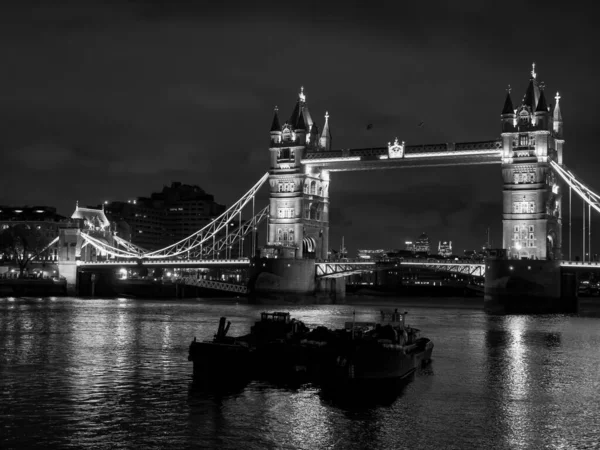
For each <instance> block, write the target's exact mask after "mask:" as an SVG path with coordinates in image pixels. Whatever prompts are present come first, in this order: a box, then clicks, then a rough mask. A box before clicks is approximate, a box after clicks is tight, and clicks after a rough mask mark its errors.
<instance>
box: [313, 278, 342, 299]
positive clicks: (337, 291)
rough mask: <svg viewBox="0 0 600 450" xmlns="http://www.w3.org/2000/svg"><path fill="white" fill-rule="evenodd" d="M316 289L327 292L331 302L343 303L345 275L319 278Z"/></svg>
mask: <svg viewBox="0 0 600 450" xmlns="http://www.w3.org/2000/svg"><path fill="white" fill-rule="evenodd" d="M316 291H317V292H318V293H319V292H322V293H326V294H328V296H329V298H330V299H331V300H332V301H333V303H345V302H346V277H340V278H319V279H318V280H317V289H316Z"/></svg>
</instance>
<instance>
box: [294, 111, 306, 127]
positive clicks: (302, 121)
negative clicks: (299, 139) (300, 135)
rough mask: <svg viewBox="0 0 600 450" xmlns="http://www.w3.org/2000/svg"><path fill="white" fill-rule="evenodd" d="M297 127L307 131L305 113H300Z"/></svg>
mask: <svg viewBox="0 0 600 450" xmlns="http://www.w3.org/2000/svg"><path fill="white" fill-rule="evenodd" d="M295 129H296V130H303V131H306V123H304V114H300V116H298V121H297V123H296V127H295Z"/></svg>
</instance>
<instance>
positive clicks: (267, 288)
mask: <svg viewBox="0 0 600 450" xmlns="http://www.w3.org/2000/svg"><path fill="white" fill-rule="evenodd" d="M249 289H250V292H251V294H252V295H253V296H255V298H257V299H258V300H260V299H261V298H273V297H274V298H275V299H277V300H284V301H287V299H294V301H295V302H301V301H303V297H306V300H304V301H309V297H314V294H315V260H314V259H292V258H260V259H255V260H254V262H253V265H252V267H251V275H250V283H249Z"/></svg>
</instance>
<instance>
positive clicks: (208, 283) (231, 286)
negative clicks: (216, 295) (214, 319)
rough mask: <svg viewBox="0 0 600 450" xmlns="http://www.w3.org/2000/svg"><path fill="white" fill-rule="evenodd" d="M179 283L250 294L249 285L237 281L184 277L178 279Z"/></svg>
mask: <svg viewBox="0 0 600 450" xmlns="http://www.w3.org/2000/svg"><path fill="white" fill-rule="evenodd" d="M177 282H178V283H180V284H183V285H185V286H195V287H201V288H206V289H214V290H217V291H225V292H232V293H235V294H244V295H245V294H248V293H249V292H250V291H249V289H248V286H245V285H243V284H236V283H227V282H225V281H217V280H203V279H201V278H197V277H182V278H180V279H179V280H177Z"/></svg>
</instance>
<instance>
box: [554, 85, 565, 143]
mask: <svg viewBox="0 0 600 450" xmlns="http://www.w3.org/2000/svg"><path fill="white" fill-rule="evenodd" d="M554 98H555V100H556V106H555V107H554V114H553V115H552V119H553V120H552V122H553V124H552V125H553V127H552V128H553V129H554V132H555V133H556V135H557V136H558V137H559V138H562V134H563V118H562V113H561V111H560V103H559V101H560V94H559V93H558V92H557V93H556V97H554Z"/></svg>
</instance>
